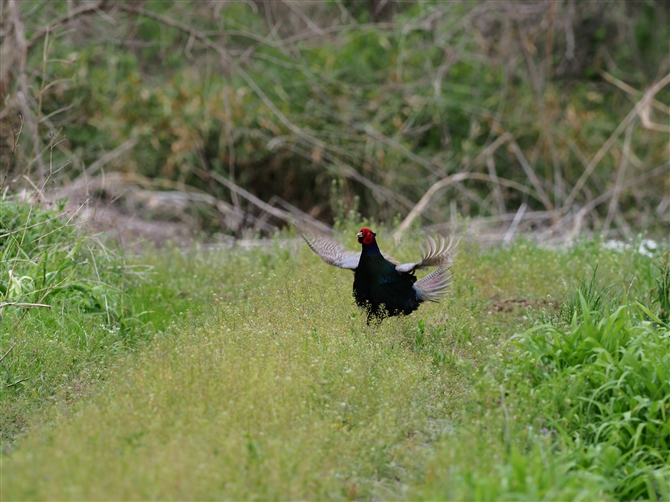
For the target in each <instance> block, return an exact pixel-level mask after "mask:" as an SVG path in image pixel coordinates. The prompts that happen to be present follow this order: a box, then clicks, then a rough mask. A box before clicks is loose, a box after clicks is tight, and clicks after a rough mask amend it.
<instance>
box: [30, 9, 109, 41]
mask: <svg viewBox="0 0 670 502" xmlns="http://www.w3.org/2000/svg"><path fill="white" fill-rule="evenodd" d="M107 6H108V5H107V0H100V1H98V2H96V3H92V4H84V5H81V6H79V7H77V8H75V9H72V10H68V13H67V14H65V15H63V16H61V17H59V18H58V19H56V20H55V21H52V22H51V23H49V24H48V25H47V26H43V27H42V28H40V29H39V30H37V31H36V32H35V34H34V35H33V36H32V37H30V41H28V47H27V48H28V49H31V48H32V47H33V46H34V45H35V44H36V43H37V42H39V41H40V39H41V38H42V37H44V36H45V35H46V34H47V33H50V32H52V31H53V30H54V29H56V28H58V27H59V26H61V25H62V24H65V23H70V22H72V21H73V20H74V19H76V18H78V17H81V16H85V15H89V14H94V13H95V12H98V11H99V10H102V9H104V8H106V7H107Z"/></svg>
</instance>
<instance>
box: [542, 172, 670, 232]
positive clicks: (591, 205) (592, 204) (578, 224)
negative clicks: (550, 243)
mask: <svg viewBox="0 0 670 502" xmlns="http://www.w3.org/2000/svg"><path fill="white" fill-rule="evenodd" d="M669 169H670V162H666V163H664V164H661V165H660V166H658V167H656V168H654V169H652V170H651V171H649V172H648V173H646V174H643V175H641V176H638V177H636V178H633V179H632V180H629V181H628V182H626V183H623V184H622V185H621V186H620V187H619V188H618V190H619V191H623V190H626V189H628V188H632V187H634V186H636V185H639V184H640V183H644V182H645V181H647V180H648V179H651V178H653V177H654V176H658V175H660V174H663V172H665V171H668V170H669ZM615 189H616V187H615V188H614V189H612V190H609V191H608V192H605V193H604V194H601V195H600V196H598V197H596V198H595V199H593V200H591V201H589V202H588V204H586V205H585V206H584V207H582V208H581V209H580V210H579V211H577V213H576V214H574V216H573V215H567V216H564V217H563V218H561V219H560V220H559V221H558V222H556V223H555V224H554V225H553V226H552V227H551V228H550V229H549V230H548V231H547V232H544V233H543V234H541V235H540V238H543V237H544V236H545V235H546V234H547V233H548V232H555V231H556V230H557V229H559V228H561V227H564V226H565V225H566V224H567V222H568V221H570V220H572V219H574V221H575V223H574V225H573V228H572V231H571V232H570V234H569V236H568V239H567V240H571V239H574V238H575V237H576V236H577V235H579V232H580V231H581V228H582V224H583V221H584V217H585V216H586V215H587V214H589V213H590V212H591V211H593V209H595V208H596V207H597V206H599V205H600V204H602V203H603V202H605V201H607V200H609V199H610V198H611V197H612V196H613V195H614V190H615Z"/></svg>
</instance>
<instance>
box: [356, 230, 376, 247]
mask: <svg viewBox="0 0 670 502" xmlns="http://www.w3.org/2000/svg"><path fill="white" fill-rule="evenodd" d="M375 235H377V234H376V233H374V232H373V231H372V230H370V229H369V228H361V231H360V232H358V242H359V243H360V244H372V242H373V241H374V240H375Z"/></svg>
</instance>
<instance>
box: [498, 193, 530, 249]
mask: <svg viewBox="0 0 670 502" xmlns="http://www.w3.org/2000/svg"><path fill="white" fill-rule="evenodd" d="M526 209H528V204H526V203H525V202H524V203H522V204H521V206H520V207H519V210H518V211H517V212H516V214H515V215H514V219H513V220H512V223H511V224H510V226H509V228H508V229H507V233H506V234H505V237H503V242H504V243H508V242H511V241H512V239H513V238H514V233H515V232H516V229H517V227H518V226H519V223H521V219H522V218H523V214H524V213H525V212H526Z"/></svg>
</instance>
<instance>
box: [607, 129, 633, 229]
mask: <svg viewBox="0 0 670 502" xmlns="http://www.w3.org/2000/svg"><path fill="white" fill-rule="evenodd" d="M634 125H635V121H631V122H630V124H628V127H626V136H625V139H624V142H623V152H622V153H621V163H620V164H619V170H618V172H617V176H616V184H615V185H614V190H613V192H612V198H611V199H610V205H609V209H608V210H607V217H606V218H605V223H603V228H602V231H601V232H602V234H603V235H605V234H607V231H608V230H609V228H610V224H611V223H612V219H613V218H614V215H615V213H616V211H617V205H618V203H619V194H620V193H621V185H622V184H623V180H624V178H625V177H626V167H627V166H628V157H629V155H630V140H631V137H632V136H633V126H634Z"/></svg>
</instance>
